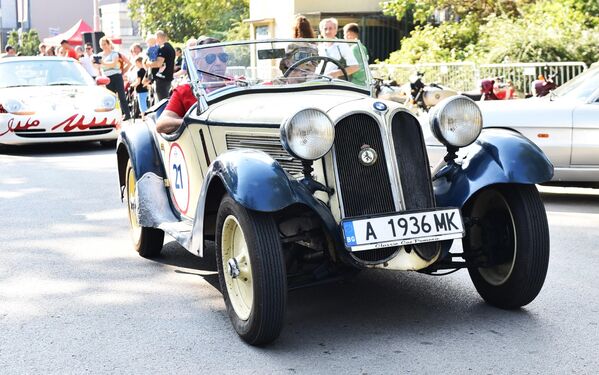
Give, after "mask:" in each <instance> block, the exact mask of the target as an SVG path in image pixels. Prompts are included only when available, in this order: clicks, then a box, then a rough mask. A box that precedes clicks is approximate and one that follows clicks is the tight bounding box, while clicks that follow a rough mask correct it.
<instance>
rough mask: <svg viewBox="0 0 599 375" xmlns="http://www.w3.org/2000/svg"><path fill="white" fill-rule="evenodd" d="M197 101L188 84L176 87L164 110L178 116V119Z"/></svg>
mask: <svg viewBox="0 0 599 375" xmlns="http://www.w3.org/2000/svg"><path fill="white" fill-rule="evenodd" d="M197 101H198V100H197V99H196V97H195V95H194V94H193V91H192V90H191V86H190V85H189V84H185V85H181V86H177V87H176V88H175V89H174V90H173V94H172V95H171V97H170V99H169V100H168V103H167V105H166V108H165V109H168V110H169V111H173V112H175V113H176V114H178V115H179V117H183V116H185V114H186V113H187V111H188V110H189V108H191V106H192V105H194V104H195V103H196V102H197Z"/></svg>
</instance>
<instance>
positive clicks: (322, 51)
mask: <svg viewBox="0 0 599 375" xmlns="http://www.w3.org/2000/svg"><path fill="white" fill-rule="evenodd" d="M318 54H319V55H320V56H327V57H330V58H332V59H335V60H337V61H339V60H341V57H342V56H343V58H344V59H345V64H346V66H345V67H348V66H352V65H358V62H357V61H356V57H355V56H354V54H353V53H352V51H351V49H350V48H349V45H348V44H347V43H333V44H332V45H330V46H328V47H325V45H324V43H319V44H318ZM345 67H344V68H345ZM338 69H339V67H338V66H337V65H335V64H333V63H331V62H328V63H327V65H326V67H325V69H324V74H325V75H326V74H328V73H330V72H332V71H333V70H338ZM317 71H320V70H319V69H317Z"/></svg>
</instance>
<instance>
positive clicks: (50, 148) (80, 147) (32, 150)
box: [0, 142, 114, 156]
mask: <svg viewBox="0 0 599 375" xmlns="http://www.w3.org/2000/svg"><path fill="white" fill-rule="evenodd" d="M113 148H114V147H113V146H111V147H108V146H103V145H102V144H100V143H99V142H62V143H40V144H30V145H18V146H16V145H0V154H5V155H13V156H55V155H60V154H72V153H82V152H85V153H87V152H90V153H100V152H106V151H113Z"/></svg>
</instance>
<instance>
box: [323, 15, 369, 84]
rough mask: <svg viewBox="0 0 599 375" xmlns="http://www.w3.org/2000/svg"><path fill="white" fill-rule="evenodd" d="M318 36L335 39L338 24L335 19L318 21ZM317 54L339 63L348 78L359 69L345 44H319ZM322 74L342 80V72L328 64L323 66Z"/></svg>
mask: <svg viewBox="0 0 599 375" xmlns="http://www.w3.org/2000/svg"><path fill="white" fill-rule="evenodd" d="M319 26H320V34H321V35H322V36H323V37H324V38H326V39H337V28H338V22H337V20H336V19H335V18H325V19H323V20H322V21H320V25H319ZM319 53H320V55H321V56H327V57H330V58H332V59H335V60H337V61H339V63H340V64H341V65H342V66H343V67H344V68H345V71H346V73H347V75H348V76H351V75H352V74H354V73H355V72H357V71H358V69H360V65H358V62H357V61H356V58H355V57H354V55H353V54H352V52H351V50H350V49H349V46H348V45H347V44H346V43H337V42H327V43H320V45H319ZM324 74H326V75H328V76H329V77H333V78H343V71H342V70H341V69H339V67H338V66H336V65H335V64H333V63H331V62H329V63H327V64H326V66H325V71H324Z"/></svg>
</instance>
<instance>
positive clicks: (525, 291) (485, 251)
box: [463, 184, 549, 309]
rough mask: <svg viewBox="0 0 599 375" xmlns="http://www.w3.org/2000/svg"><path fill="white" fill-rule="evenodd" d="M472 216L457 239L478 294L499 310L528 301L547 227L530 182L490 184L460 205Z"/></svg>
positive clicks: (538, 283)
mask: <svg viewBox="0 0 599 375" xmlns="http://www.w3.org/2000/svg"><path fill="white" fill-rule="evenodd" d="M464 216H465V217H470V218H471V219H472V220H473V225H472V227H471V228H470V229H469V230H468V233H467V234H466V237H465V238H464V240H463V245H464V252H465V254H466V255H467V257H468V258H467V259H468V260H469V261H474V262H477V266H476V267H474V266H473V267H469V268H468V272H469V273H470V278H471V279H472V282H473V283H474V286H475V287H476V290H477V291H478V293H479V294H480V295H481V297H482V298H483V299H484V300H485V301H486V302H487V303H489V304H491V305H494V306H496V307H499V308H503V309H515V308H519V307H521V306H524V305H526V304H528V303H530V302H531V301H532V300H534V299H535V297H536V296H537V295H538V294H539V292H540V291H541V288H542V286H543V283H544V281H545V276H546V274H547V268H548V264H549V228H548V225H547V216H546V213H545V207H544V206H543V202H542V201H541V198H540V196H539V192H538V191H537V189H536V187H535V186H534V185H521V184H503V185H494V186H492V187H490V188H487V189H485V190H483V191H481V192H479V193H477V195H476V196H475V197H474V198H472V199H471V201H469V202H468V204H467V205H466V206H465V207H464Z"/></svg>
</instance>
